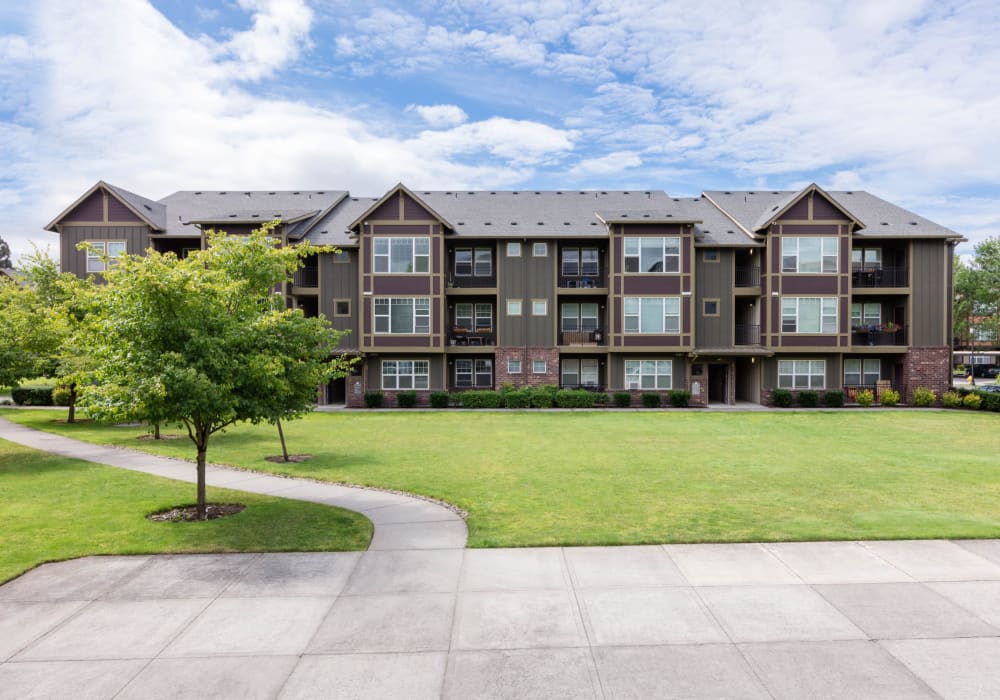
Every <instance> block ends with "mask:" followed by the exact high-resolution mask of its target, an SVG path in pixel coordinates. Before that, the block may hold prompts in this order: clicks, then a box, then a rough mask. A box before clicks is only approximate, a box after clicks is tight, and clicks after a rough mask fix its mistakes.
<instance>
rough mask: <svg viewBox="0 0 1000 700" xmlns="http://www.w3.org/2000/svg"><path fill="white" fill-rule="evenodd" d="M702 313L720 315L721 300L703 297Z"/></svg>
mask: <svg viewBox="0 0 1000 700" xmlns="http://www.w3.org/2000/svg"><path fill="white" fill-rule="evenodd" d="M701 314H702V316H718V315H719V300H718V299H703V300H702V302H701Z"/></svg>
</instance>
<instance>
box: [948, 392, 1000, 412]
mask: <svg viewBox="0 0 1000 700" xmlns="http://www.w3.org/2000/svg"><path fill="white" fill-rule="evenodd" d="M941 403H942V404H944V407H945V408H968V409H972V410H978V411H993V412H1000V391H981V390H977V389H966V388H964V387H961V388H957V389H955V390H953V391H949V392H948V393H946V394H944V395H943V396H942V397H941Z"/></svg>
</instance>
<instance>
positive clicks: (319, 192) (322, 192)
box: [316, 192, 326, 194]
mask: <svg viewBox="0 0 1000 700" xmlns="http://www.w3.org/2000/svg"><path fill="white" fill-rule="evenodd" d="M316 194H326V192H317V193H316Z"/></svg>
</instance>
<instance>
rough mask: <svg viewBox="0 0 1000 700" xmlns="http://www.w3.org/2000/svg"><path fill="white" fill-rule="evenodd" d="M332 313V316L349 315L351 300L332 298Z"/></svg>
mask: <svg viewBox="0 0 1000 700" xmlns="http://www.w3.org/2000/svg"><path fill="white" fill-rule="evenodd" d="M333 315H334V316H350V315H351V300H350V299H334V300H333Z"/></svg>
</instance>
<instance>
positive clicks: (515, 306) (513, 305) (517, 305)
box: [507, 299, 521, 316]
mask: <svg viewBox="0 0 1000 700" xmlns="http://www.w3.org/2000/svg"><path fill="white" fill-rule="evenodd" d="M507 315H508V316H520V315H521V300H520V299H508V300H507Z"/></svg>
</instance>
